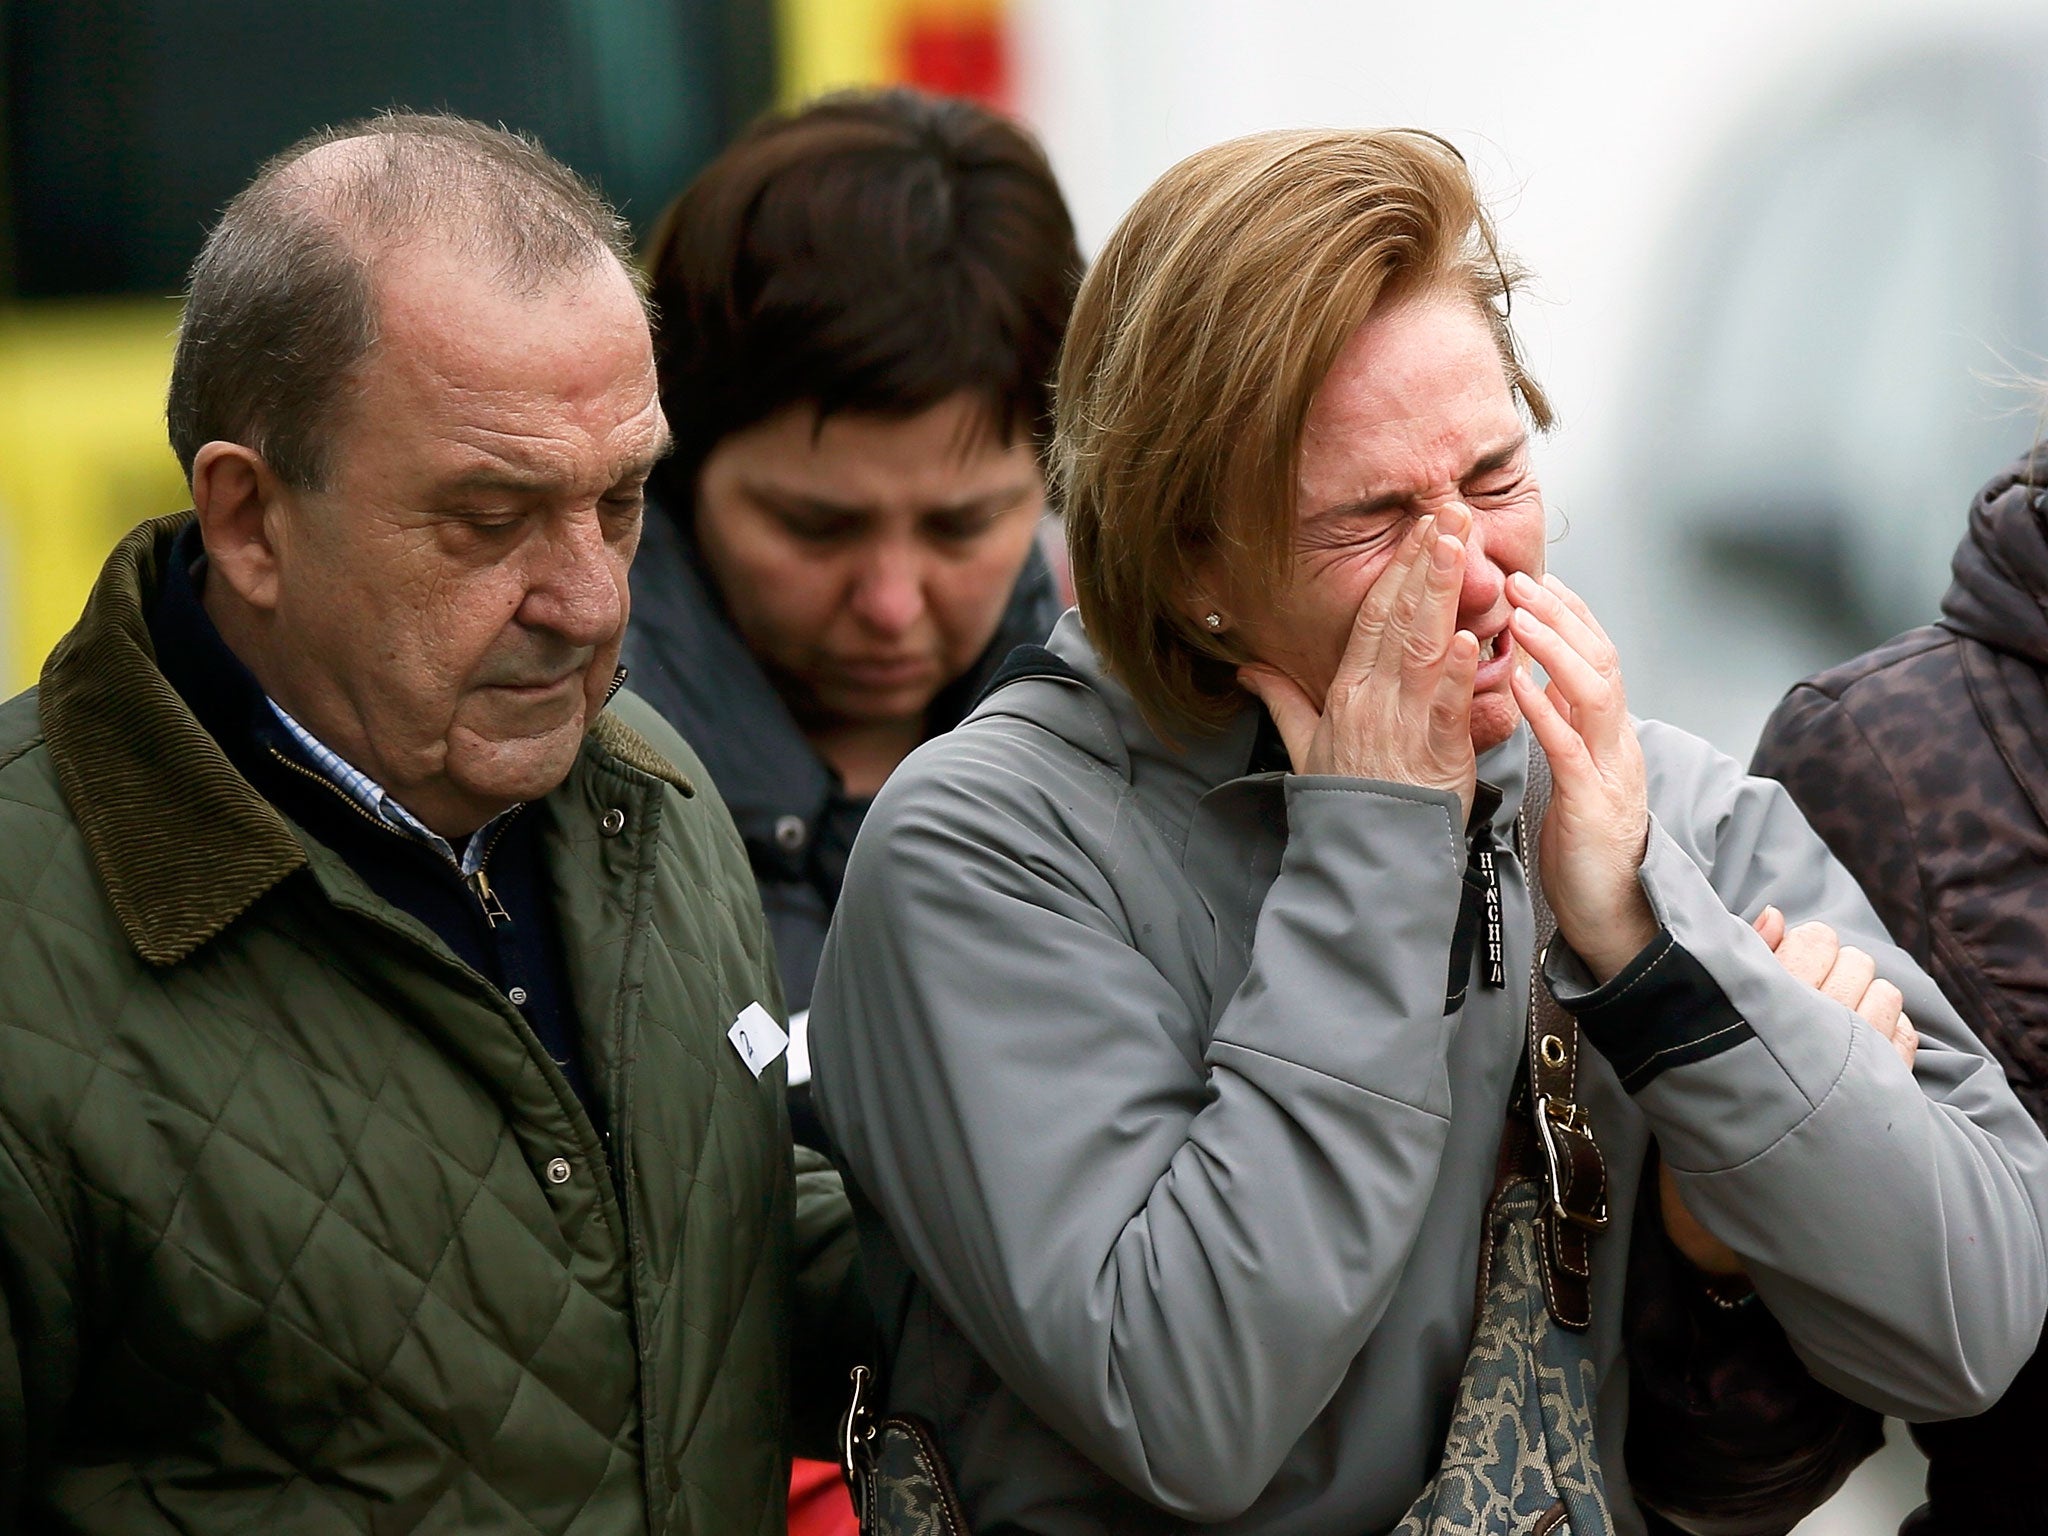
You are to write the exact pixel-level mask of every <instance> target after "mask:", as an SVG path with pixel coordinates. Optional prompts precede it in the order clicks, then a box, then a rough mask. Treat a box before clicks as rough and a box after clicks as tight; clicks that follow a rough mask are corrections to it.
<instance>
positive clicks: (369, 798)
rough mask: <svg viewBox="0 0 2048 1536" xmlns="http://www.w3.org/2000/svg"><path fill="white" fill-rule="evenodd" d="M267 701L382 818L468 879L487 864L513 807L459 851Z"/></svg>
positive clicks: (336, 778)
mask: <svg viewBox="0 0 2048 1536" xmlns="http://www.w3.org/2000/svg"><path fill="white" fill-rule="evenodd" d="M264 703H266V704H268V705H269V706H270V712H271V713H272V714H274V715H276V716H277V723H278V724H279V725H282V726H283V727H284V728H285V730H286V731H287V732H288V733H289V734H290V736H291V738H292V740H293V741H295V742H297V743H298V745H299V748H300V750H301V751H303V752H304V753H305V754H306V756H307V757H309V758H311V759H312V760H313V764H314V766H315V767H317V768H318V769H319V770H320V772H321V773H322V774H323V775H325V776H326V778H327V779H328V781H329V782H331V783H332V784H333V785H334V787H335V788H336V789H338V790H340V791H341V792H342V793H343V794H345V795H347V796H348V797H349V799H351V800H353V801H354V802H355V803H356V804H357V805H359V806H361V807H362V808H363V809H364V810H365V811H367V812H369V813H370V815H372V816H373V817H375V818H376V819H377V820H378V821H380V822H382V823H383V824H384V825H385V826H387V827H389V828H390V829H391V830H392V831H394V832H396V833H398V834H399V835H400V836H402V837H409V838H411V839H412V840H413V841H414V842H416V843H424V844H425V845H426V846H427V847H429V848H431V849H433V850H434V852H436V853H438V854H440V855H441V857H442V858H444V859H446V860H447V861H448V862H449V863H450V864H453V865H454V866H455V867H456V869H457V870H459V871H460V872H461V874H462V877H463V878H464V879H465V880H467V879H468V878H469V877H470V876H472V875H474V874H475V873H476V872H477V871H478V870H479V869H481V868H482V867H483V862H484V856H485V855H486V854H487V853H488V852H489V851H490V847H491V835H490V834H491V830H492V829H493V828H494V827H496V826H497V825H498V823H499V822H501V821H503V820H504V819H505V818H506V817H507V816H510V815H511V814H512V812H511V811H501V812H499V813H498V814H497V815H496V816H493V817H492V818H491V819H490V820H489V821H488V822H486V823H484V825H483V826H481V827H479V828H478V829H477V830H476V831H475V832H473V833H472V834H470V838H469V841H468V842H466V843H465V844H463V848H462V852H461V853H459V854H458V853H457V852H456V851H455V845H454V844H452V843H450V842H449V841H448V839H447V838H445V837H443V836H441V834H440V833H438V832H436V831H434V830H433V829H432V828H430V827H428V826H427V824H426V823H425V822H423V821H421V820H420V819H419V818H418V817H417V816H415V815H413V813H412V812H411V811H408V810H407V809H406V808H405V807H404V806H402V805H400V804H399V803H398V802H397V801H396V800H394V799H392V798H391V795H390V793H389V792H388V791H387V790H386V789H385V788H384V786H383V785H382V784H379V783H378V782H377V781H376V780H375V779H373V778H371V777H370V776H369V775H368V774H367V773H364V772H363V771H362V770H361V769H360V768H358V767H356V766H355V764H353V763H351V762H350V761H349V760H348V759H347V758H345V757H343V756H342V755H341V754H340V753H339V752H336V751H335V750H334V749H333V748H332V747H330V746H328V745H327V743H326V742H324V741H322V740H321V739H320V738H319V737H318V736H315V735H314V734H313V733H312V732H311V731H309V730H307V729H306V728H305V727H304V726H303V725H301V724H299V722H298V721H296V720H294V719H293V718H292V717H291V715H290V714H289V713H287V712H286V710H285V708H284V706H283V705H282V704H280V703H278V702H277V700H275V699H273V698H271V697H269V696H268V695H267V694H266V695H265V696H264Z"/></svg>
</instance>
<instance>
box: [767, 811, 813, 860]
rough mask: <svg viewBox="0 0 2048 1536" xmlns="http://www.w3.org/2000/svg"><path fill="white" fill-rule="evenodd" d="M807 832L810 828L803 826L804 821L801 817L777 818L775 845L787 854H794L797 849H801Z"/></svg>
mask: <svg viewBox="0 0 2048 1536" xmlns="http://www.w3.org/2000/svg"><path fill="white" fill-rule="evenodd" d="M809 832H810V828H808V827H806V826H805V825H804V819H803V817H801V816H781V817H777V818H776V822H775V845H776V846H777V847H778V848H782V849H784V850H786V851H787V852H790V853H795V852H796V851H797V849H799V848H801V847H803V845H804V838H805V837H806V836H807V835H808V834H809Z"/></svg>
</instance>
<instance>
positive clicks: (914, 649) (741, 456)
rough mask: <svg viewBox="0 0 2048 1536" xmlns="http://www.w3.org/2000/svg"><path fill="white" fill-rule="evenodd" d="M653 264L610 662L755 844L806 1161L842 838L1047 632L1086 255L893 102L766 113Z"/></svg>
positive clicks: (1050, 209) (974, 150)
mask: <svg viewBox="0 0 2048 1536" xmlns="http://www.w3.org/2000/svg"><path fill="white" fill-rule="evenodd" d="M647 263H648V268H649V272H650V275H651V278H652V285H653V298H654V302H655V306H656V309H657V312H658V316H659V319H658V321H657V325H656V332H655V357H656V366H657V368H658V369H659V371H660V382H661V399H662V407H663V410H664V411H665V412H666V414H667V416H668V420H669V425H670V429H671V430H672V431H673V432H674V434H675V441H676V448H675V452H674V454H673V455H672V456H671V457H670V458H669V460H668V461H667V462H666V463H665V464H664V465H663V466H662V467H661V469H660V470H659V471H658V472H657V473H656V476H655V478H654V482H653V484H652V485H651V486H650V487H649V497H648V503H649V505H648V516H647V520H646V525H645V531H644V533H643V535H642V538H641V543H640V551H639V555H638V557H637V559H636V560H635V562H634V566H633V578H632V579H633V623H632V628H631V630H630V632H629V634H628V636H627V641H626V651H625V658H626V662H627V665H628V666H629V667H630V668H631V670H632V674H633V685H634V687H635V688H636V689H637V690H638V691H639V692H640V694H641V696H642V697H644V698H645V699H647V700H648V701H649V702H650V703H652V704H653V705H654V706H655V707H656V708H658V709H660V710H661V711H662V712H663V713H664V714H665V715H667V716H668V718H669V720H670V721H671V722H672V723H673V724H674V725H675V726H676V727H677V728H678V729H679V730H681V731H682V732H683V734H684V735H685V736H686V737H687V738H688V739H689V741H690V743H691V745H692V746H693V747H695V748H696V750H697V752H698V753H699V754H700V755H701V756H702V758H703V760H704V763H705V766H706V767H707V768H708V769H709V770H710V772H711V775H712V778H713V779H714V781H715V782H716V783H717V785H718V789H719V793H720V794H721V795H723V796H724V799H725V803H726V805H727V806H728V807H729V808H730V809H731V811H732V815H733V820H734V822H735V823H736V824H737V826H738V828H739V831H740V836H741V837H742V839H743V840H744V841H745V843H746V848H747V856H748V858H749V860H750V862H751V863H752V866H753V870H754V878H755V882H756V884H757V885H758V886H759V888H760V892H761V904H762V906H763V907H764V908H765V909H766V911H767V914H768V923H769V928H770V930H771V932H772V933H773V935H774V939H775V949H776V957H777V961H778V966H779V969H780V972H781V977H782V987H783V993H784V999H785V1002H786V1004H787V1006H788V1008H789V1011H790V1015H791V1035H792V1040H791V1047H790V1054H791V1059H790V1079H789V1080H790V1083H791V1085H792V1091H791V1105H790V1107H791V1115H792V1120H793V1122H794V1127H795V1130H796V1134H797V1137H798V1139H799V1140H801V1141H807V1142H810V1143H811V1144H813V1145H816V1144H818V1142H819V1141H820V1140H821V1133H820V1132H819V1131H818V1129H817V1123H816V1120H815V1119H814V1118H813V1116H812V1115H811V1113H810V1108H809V1088H808V1078H809V1071H808V1067H807V1064H806V1060H805V1056H804V1051H803V1041H804V1031H803V1023H804V1015H805V1010H806V1009H808V1008H809V1006H810V999H811V985H812V980H813V977H814V976H815V975H816V972H817V967H818V955H819V951H820V949H821V948H822V946H823V944H824V941H825V930H826V927H827V925H828V924H829V923H830V922H831V919H832V910H833V907H834V905H835V904H836V903H837V901H838V897H839V886H840V880H841V878H842V876H843V875H844V872H845V869H846V858H847V854H848V853H849V851H850V850H851V849H852V847H853V838H854V834H855V832H857V831H858V830H859V829H860V824H861V820H862V818H863V817H864V816H865V815H866V814H867V808H868V805H869V802H870V801H871V800H872V799H873V797H874V794H875V792H876V790H878V789H880V788H881V786H882V781H883V780H884V779H886V778H887V777H888V776H889V774H890V772H891V771H892V770H893V769H894V768H895V767H896V765H897V764H898V763H899V762H901V761H902V760H903V758H904V757H905V756H907V755H908V754H909V753H910V751H911V749H912V748H914V747H916V746H917V745H918V743H920V742H921V741H923V740H925V739H926V738H927V737H929V736H931V735H934V734H936V733H938V732H941V731H944V730H947V729H949V728H951V727H952V726H953V725H954V724H956V723H957V722H958V721H959V720H960V718H961V717H962V715H964V714H965V713H966V710H967V707H968V705H969V704H971V703H972V702H973V700H974V698H975V696H976V695H977V694H978V693H979V692H980V690H981V687H982V685H983V683H984V682H985V681H986V680H987V679H988V677H989V675H990V674H991V673H992V672H993V671H994V670H995V668H996V666H997V665H998V664H1000V662H1001V660H1002V658H1003V657H1004V656H1006V655H1007V654H1008V653H1009V652H1010V650H1011V649H1012V648H1013V647H1015V646H1017V645H1020V644H1023V643H1025V642H1031V641H1038V640H1042V639H1044V638H1045V636H1046V634H1047V632H1048V631H1049V630H1050V629H1051V628H1052V624H1053V621H1054V620H1055V619H1056V618H1057V617H1058V614H1059V608H1060V603H1059V600H1058V595H1057V593H1056V591H1055V585H1054V581H1053V578H1052V575H1051V573H1050V571H1049V570H1048V569H1047V566H1046V562H1045V560H1044V559H1043V558H1042V556H1041V555H1040V554H1039V551H1038V542H1037V541H1038V530H1039V524H1040V521H1041V518H1042V516H1043V513H1044V509H1045V481H1044V476H1043V474H1042V473H1041V469H1040V453H1041V451H1042V449H1043V446H1044V443H1045V440H1046V437H1047V435H1048V433H1049V429H1050V421H1051V405H1050V399H1049V389H1050V383H1049V381H1050V379H1051V375H1052V369H1053V361H1054V357H1055V355H1056V354H1057V352H1058V350H1059V344H1060V336H1061V333H1062V332H1063V331H1064V330H1065V328H1066V323H1067V315H1068V312H1069V311H1070V309H1071V308H1072V306H1073V298H1074V290H1075V287H1076V285H1077V284H1078V282H1079V280H1080V271H1081V256H1080V252H1079V250H1078V249H1077V247H1076V245H1075V242H1074V226H1073V220H1072V219H1071V217H1070V216H1069V215H1068V212H1067V207H1066V204H1065V202H1064V200H1063V199H1062V198H1061V196H1060V190H1059V186H1058V184H1057V183H1056V182H1055V181H1054V180H1053V176H1052V171H1051V169H1050V167H1048V166H1047V164H1046V161H1045V156H1044V154H1043V152H1042V151H1041V150H1040V149H1039V147H1038V146H1037V144H1036V143H1034V142H1033V141H1032V139H1031V138H1030V136H1029V135H1028V134H1026V133H1024V132H1023V131H1022V130H1021V129H1019V128H1018V127H1016V126H1015V125H1014V124H1012V123H1010V122H1007V121H1005V120H1004V119H1002V118H1000V117H997V116H996V115H994V114H993V113H990V112H987V111H985V110H983V109H982V108H980V107H977V106H975V105H973V104H972V103H969V102H964V101H957V100H950V99H946V98H941V97H933V96H927V95H922V94H919V93H917V92H914V91H905V90H893V91H883V92H849V93H846V94H843V95H838V96H832V97H827V98H825V99H824V100H822V101H819V102H816V103H814V104H813V105H811V106H809V107H807V108H805V109H803V110H802V111H799V112H795V113H791V114H786V115H779V116H775V117H770V118H768V119H765V120H764V121H762V122H761V123H760V124H758V125H756V126H755V127H754V128H753V129H752V130H750V131H749V132H748V133H746V134H744V135H743V136H742V137H741V138H740V139H739V140H738V141H737V142H735V143H734V144H733V145H732V146H731V147H730V148H729V149H727V150H726V151H725V153H724V154H722V155H720V156H719V157H718V158H717V159H716V160H714V161H713V162H712V163H711V165H710V166H708V167H707V168H706V169H705V170H704V172H703V173H702V174H701V175H700V176H699V177H698V178H697V180H696V181H695V182H693V183H692V184H691V186H690V187H689V189H688V190H687V191H685V192H684V193H683V195H682V196H681V197H680V198H678V199H677V200H676V202H675V204H674V205H673V206H672V207H671V208H670V209H669V210H668V212H667V214H666V215H665V217H664V218H663V219H662V222H661V226H660V228H659V229H658V230H657V231H656V233H655V236H654V239H653V242H652V244H651V246H650V248H649V251H648V257H647ZM798 1222H799V1228H800V1232H799V1237H800V1240H801V1239H802V1238H803V1237H804V1233H803V1232H802V1230H801V1228H802V1226H803V1223H804V1213H803V1212H802V1211H801V1210H800V1211H799V1213H798ZM798 1347H799V1349H801V1347H802V1345H801V1342H800V1343H799V1346H798ZM851 1527H852V1514H851V1510H850V1509H849V1508H848V1507H847V1504H846V1500H845V1498H844V1495H843V1494H842V1493H841V1492H840V1490H839V1486H838V1473H837V1469H836V1468H835V1467H833V1466H831V1465H830V1464H827V1463H821V1462H803V1461H800V1462H799V1463H798V1464H797V1470H796V1474H795V1477H794V1480H793V1482H792V1497H791V1505H790V1528H791V1530H792V1532H795V1533H802V1536H825V1533H835V1536H836V1533H839V1532H844V1531H850V1530H851Z"/></svg>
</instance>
